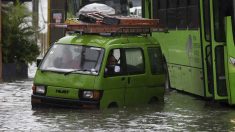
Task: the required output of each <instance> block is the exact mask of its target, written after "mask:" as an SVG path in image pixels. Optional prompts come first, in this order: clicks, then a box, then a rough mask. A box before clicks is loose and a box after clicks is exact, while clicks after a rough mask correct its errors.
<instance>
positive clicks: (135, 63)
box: [124, 48, 148, 105]
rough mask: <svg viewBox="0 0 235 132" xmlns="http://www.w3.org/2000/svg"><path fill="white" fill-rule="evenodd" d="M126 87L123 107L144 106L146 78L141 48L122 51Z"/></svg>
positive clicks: (145, 100)
mask: <svg viewBox="0 0 235 132" xmlns="http://www.w3.org/2000/svg"><path fill="white" fill-rule="evenodd" d="M124 53H125V54H124V55H125V62H126V71H127V74H128V75H127V85H126V91H125V105H136V104H144V103H146V102H147V99H148V98H146V97H144V96H145V95H146V94H145V84H146V81H147V80H148V76H147V74H146V71H145V59H144V51H143V49H142V48H126V49H125V50H124Z"/></svg>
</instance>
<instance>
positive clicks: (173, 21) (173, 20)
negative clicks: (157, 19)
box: [167, 0, 177, 29]
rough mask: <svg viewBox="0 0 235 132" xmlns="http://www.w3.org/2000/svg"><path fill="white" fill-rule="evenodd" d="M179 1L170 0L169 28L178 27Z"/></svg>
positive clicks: (168, 11)
mask: <svg viewBox="0 0 235 132" xmlns="http://www.w3.org/2000/svg"><path fill="white" fill-rule="evenodd" d="M176 7H177V1H176V0H168V9H167V25H168V28H169V29H176V25H177V8H176Z"/></svg>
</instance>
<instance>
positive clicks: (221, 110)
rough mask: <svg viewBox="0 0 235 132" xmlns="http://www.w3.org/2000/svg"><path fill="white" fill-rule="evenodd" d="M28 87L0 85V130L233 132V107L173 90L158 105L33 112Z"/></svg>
mask: <svg viewBox="0 0 235 132" xmlns="http://www.w3.org/2000/svg"><path fill="white" fill-rule="evenodd" d="M31 85H32V81H31V80H26V81H16V82H14V83H4V84H0V131H115V132H116V131H220V132H221V131H235V108H231V107H226V106H221V105H218V104H213V103H208V102H206V101H202V100H199V99H197V98H195V97H192V96H188V95H184V94H180V93H178V92H176V91H170V92H167V93H166V95H165V102H164V103H162V104H158V105H145V106H139V107H132V108H129V107H128V108H120V109H112V110H104V111H99V110H75V109H56V108H50V109H38V110H32V109H31V104H30V96H31Z"/></svg>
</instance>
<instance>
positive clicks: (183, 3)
mask: <svg viewBox="0 0 235 132" xmlns="http://www.w3.org/2000/svg"><path fill="white" fill-rule="evenodd" d="M187 5H188V0H179V7H187Z"/></svg>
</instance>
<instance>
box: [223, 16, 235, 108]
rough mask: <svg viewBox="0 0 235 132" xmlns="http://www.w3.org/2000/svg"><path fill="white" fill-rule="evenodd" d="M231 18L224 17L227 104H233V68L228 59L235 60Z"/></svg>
mask: <svg viewBox="0 0 235 132" xmlns="http://www.w3.org/2000/svg"><path fill="white" fill-rule="evenodd" d="M232 29H233V28H232V22H231V17H226V50H227V52H226V53H227V55H226V56H227V57H226V59H225V64H226V71H227V72H226V73H227V74H226V78H228V79H227V80H229V81H227V90H228V102H229V104H232V105H234V104H235V89H234V87H235V66H234V65H233V64H232V62H231V61H230V57H233V58H235V45H234V36H233V31H232Z"/></svg>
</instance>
